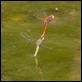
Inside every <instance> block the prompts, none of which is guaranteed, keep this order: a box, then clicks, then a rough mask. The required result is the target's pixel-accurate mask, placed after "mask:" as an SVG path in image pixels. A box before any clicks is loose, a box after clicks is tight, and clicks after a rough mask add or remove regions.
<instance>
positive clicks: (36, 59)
mask: <svg viewBox="0 0 82 82" xmlns="http://www.w3.org/2000/svg"><path fill="white" fill-rule="evenodd" d="M35 64H36V69H37V70H38V73H39V74H40V77H41V80H42V81H43V80H44V78H43V70H42V68H41V67H40V66H39V62H38V58H37V57H35Z"/></svg>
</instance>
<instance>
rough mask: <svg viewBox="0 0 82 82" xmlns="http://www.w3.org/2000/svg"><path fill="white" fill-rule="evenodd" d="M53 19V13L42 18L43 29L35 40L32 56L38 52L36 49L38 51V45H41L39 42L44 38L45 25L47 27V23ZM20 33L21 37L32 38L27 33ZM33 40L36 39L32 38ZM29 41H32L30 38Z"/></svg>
mask: <svg viewBox="0 0 82 82" xmlns="http://www.w3.org/2000/svg"><path fill="white" fill-rule="evenodd" d="M54 19H56V18H55V16H54V15H49V16H46V17H45V18H44V21H43V30H42V33H41V36H40V38H39V39H38V40H37V41H36V50H35V53H34V57H36V55H37V53H38V51H39V48H40V45H41V43H42V42H43V40H44V36H45V33H46V29H47V27H48V24H49V23H50V22H52V21H53V20H54ZM20 34H21V36H22V37H23V38H25V39H26V40H27V38H32V37H30V36H29V35H27V34H26V33H25V32H21V33H20ZM32 39H33V38H32ZM29 40H30V39H29ZM34 40H36V39H35V38H34ZM31 41H32V40H31ZM44 47H46V48H48V49H51V48H49V47H47V46H44Z"/></svg>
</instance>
